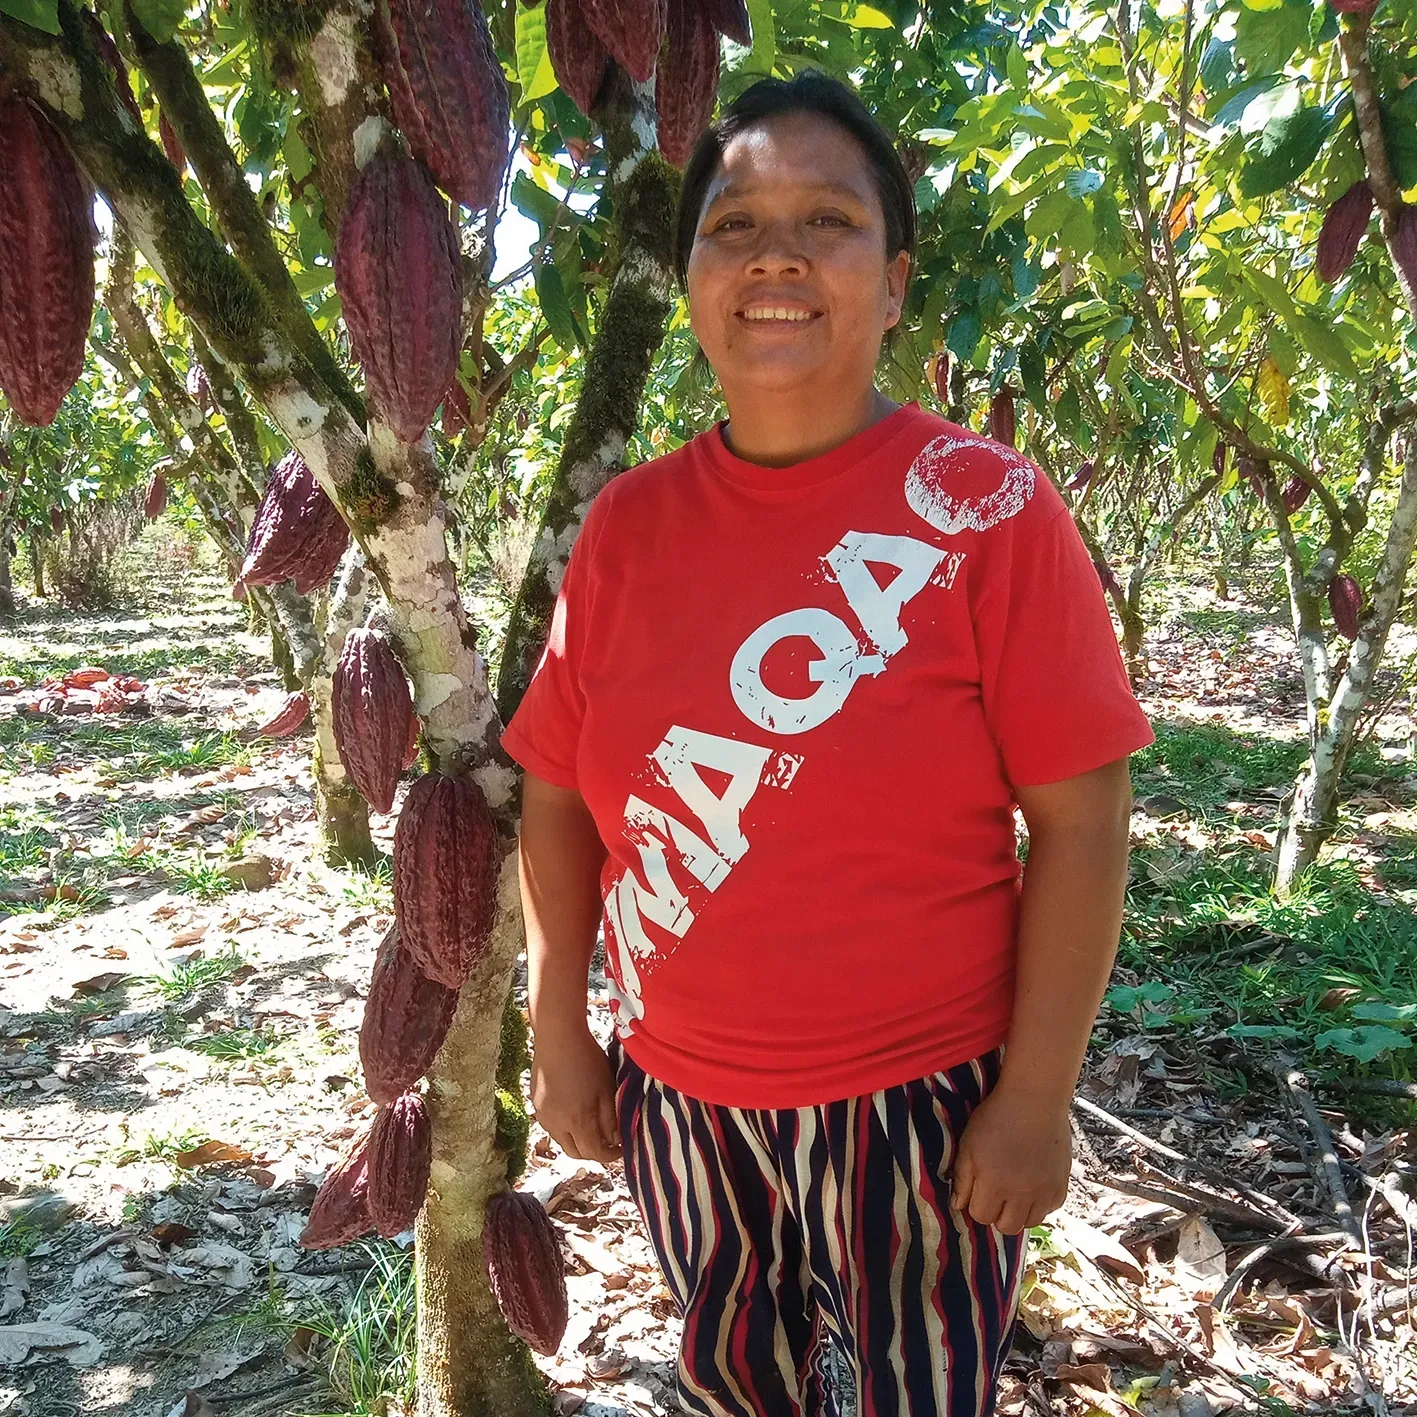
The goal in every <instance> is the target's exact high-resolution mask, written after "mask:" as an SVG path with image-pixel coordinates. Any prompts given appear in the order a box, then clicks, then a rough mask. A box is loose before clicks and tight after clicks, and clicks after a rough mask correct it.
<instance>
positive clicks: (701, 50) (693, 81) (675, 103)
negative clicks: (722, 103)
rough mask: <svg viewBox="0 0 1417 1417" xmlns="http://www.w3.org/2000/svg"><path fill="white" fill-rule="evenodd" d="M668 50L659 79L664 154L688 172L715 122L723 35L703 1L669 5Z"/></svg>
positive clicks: (656, 77) (683, 0) (659, 123)
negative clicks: (696, 148)
mask: <svg viewBox="0 0 1417 1417" xmlns="http://www.w3.org/2000/svg"><path fill="white" fill-rule="evenodd" d="M665 3H666V5H667V8H668V16H667V20H666V26H665V28H666V33H667V36H668V47H667V49H666V52H665V56H664V58H663V59H662V60H661V61H660V63H659V65H658V67H657V68H656V70H655V75H654V107H655V113H656V115H657V117H658V121H657V123H656V125H655V132H656V133H657V134H658V138H659V150H660V152H662V153H663V154H664V156H665V158H666V159H667V160H668V161H669V162H672V163H673V164H674V166H675V167H683V166H684V164H685V163H686V162H688V160H689V154H690V153H691V152H693V150H694V144H695V143H696V142H698V140H699V135H700V134H701V133H702V132H703V131H704V129H705V128H706V127H708V122H709V119H710V118H712V117H713V104H714V100H715V99H716V98H717V97H718V31H717V30H716V29H714V27H713V25H712V24H711V23H710V22H709V18H708V16H707V15H706V14H705V13H704V11H703V10H702V9H701V8H700V5H699V0H665Z"/></svg>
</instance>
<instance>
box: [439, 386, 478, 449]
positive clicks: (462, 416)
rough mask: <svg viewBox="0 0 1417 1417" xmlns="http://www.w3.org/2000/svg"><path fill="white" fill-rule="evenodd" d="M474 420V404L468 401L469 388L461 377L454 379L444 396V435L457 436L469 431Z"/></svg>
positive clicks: (446, 436) (448, 436)
mask: <svg viewBox="0 0 1417 1417" xmlns="http://www.w3.org/2000/svg"><path fill="white" fill-rule="evenodd" d="M471 422H472V404H471V403H470V402H469V401H468V397H467V390H466V389H465V388H463V386H462V380H461V379H454V380H453V382H452V383H451V384H450V385H449V386H448V392H447V393H446V394H444V396H443V436H444V437H445V438H456V437H457V436H458V434H459V433H465V432H466V431H467V425H468V424H469V423H471Z"/></svg>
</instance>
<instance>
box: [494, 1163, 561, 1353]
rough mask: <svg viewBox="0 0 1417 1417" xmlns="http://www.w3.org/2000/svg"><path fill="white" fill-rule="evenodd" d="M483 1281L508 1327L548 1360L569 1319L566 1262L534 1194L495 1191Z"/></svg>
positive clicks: (551, 1223) (553, 1226)
mask: <svg viewBox="0 0 1417 1417" xmlns="http://www.w3.org/2000/svg"><path fill="white" fill-rule="evenodd" d="M482 1252H483V1256H484V1258H485V1259H486V1262H487V1282H488V1283H489V1284H490V1285H491V1287H492V1292H493V1294H494V1295H496V1298H497V1307H498V1308H500V1309H501V1311H502V1317H503V1318H504V1319H506V1321H507V1327H508V1328H510V1329H511V1330H512V1332H513V1333H515V1334H516V1335H517V1337H518V1338H521V1339H523V1340H524V1341H525V1342H527V1343H529V1344H530V1345H531V1347H533V1348H534V1349H535V1350H536V1351H537V1352H538V1353H541V1354H543V1355H545V1356H547V1357H549V1356H550V1355H551V1354H553V1353H554V1352H555V1351H556V1350H557V1348H559V1347H560V1346H561V1340H562V1338H564V1337H565V1334H566V1324H567V1322H568V1321H569V1319H570V1300H569V1296H568V1295H567V1293H566V1262H565V1259H564V1257H563V1256H562V1254H561V1244H560V1241H559V1240H558V1239H557V1236H556V1226H555V1223H554V1222H553V1221H552V1219H551V1217H550V1216H549V1215H547V1213H546V1210H545V1207H544V1206H542V1204H541V1202H540V1201H538V1200H537V1199H536V1197H535V1196H529V1195H526V1194H525V1193H524V1192H522V1191H499V1192H498V1193H497V1194H496V1195H495V1196H493V1197H492V1199H491V1200H489V1201H488V1202H487V1214H486V1219H485V1220H484V1222H483V1225H482Z"/></svg>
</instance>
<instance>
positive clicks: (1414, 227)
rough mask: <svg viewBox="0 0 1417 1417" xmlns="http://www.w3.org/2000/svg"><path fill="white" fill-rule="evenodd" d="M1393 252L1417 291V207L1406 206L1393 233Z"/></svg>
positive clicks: (1412, 286)
mask: <svg viewBox="0 0 1417 1417" xmlns="http://www.w3.org/2000/svg"><path fill="white" fill-rule="evenodd" d="M1392 254H1393V259H1394V260H1395V261H1396V262H1397V264H1398V267H1399V269H1400V270H1401V272H1402V274H1403V275H1404V276H1405V277H1406V278H1407V284H1408V285H1409V286H1410V287H1411V288H1412V289H1413V290H1414V291H1417V207H1408V206H1404V207H1403V208H1402V210H1401V211H1400V212H1398V214H1397V225H1396V227H1395V229H1394V230H1393V233H1392Z"/></svg>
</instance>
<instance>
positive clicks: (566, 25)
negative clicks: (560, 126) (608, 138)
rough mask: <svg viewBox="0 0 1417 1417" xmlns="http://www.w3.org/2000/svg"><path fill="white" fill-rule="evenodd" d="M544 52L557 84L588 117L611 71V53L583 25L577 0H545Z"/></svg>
mask: <svg viewBox="0 0 1417 1417" xmlns="http://www.w3.org/2000/svg"><path fill="white" fill-rule="evenodd" d="M546 52H547V53H548V54H549V55H550V57H551V68H552V70H553V72H554V73H555V75H556V82H557V83H558V84H560V85H561V88H562V89H563V90H564V92H565V93H566V96H567V97H568V98H569V99H570V100H571V102H572V103H574V104H575V105H576V107H577V108H579V109H580V111H581V112H582V113H584V114H585V115H586V117H587V118H589V117H590V113H591V110H592V109H593V108H594V107H595V100H596V97H597V96H598V95H599V93H600V90H601V86H602V85H603V84H604V83H605V76H606V74H607V72H608V71H609V68H610V54H609V51H608V50H607V49H606V48H605V46H604V45H603V44H602V43H601V42H600V39H599V37H598V36H597V35H596V33H595V31H594V30H592V29H591V27H590V26H589V25H588V24H586V21H585V16H584V15H583V14H582V13H581V9H580V5H579V3H578V0H546Z"/></svg>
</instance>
